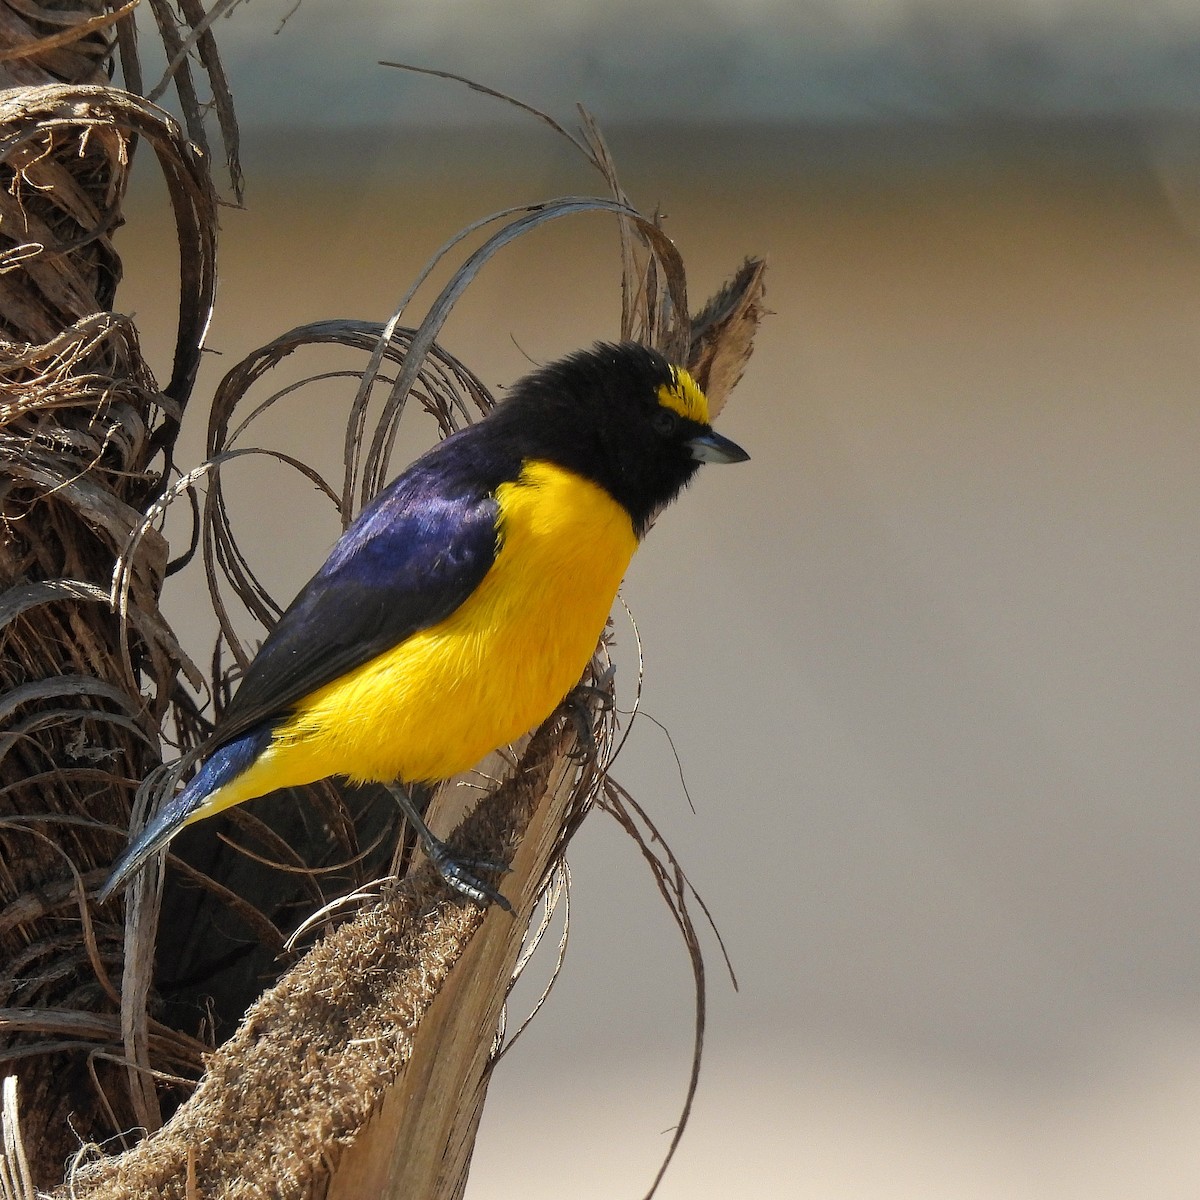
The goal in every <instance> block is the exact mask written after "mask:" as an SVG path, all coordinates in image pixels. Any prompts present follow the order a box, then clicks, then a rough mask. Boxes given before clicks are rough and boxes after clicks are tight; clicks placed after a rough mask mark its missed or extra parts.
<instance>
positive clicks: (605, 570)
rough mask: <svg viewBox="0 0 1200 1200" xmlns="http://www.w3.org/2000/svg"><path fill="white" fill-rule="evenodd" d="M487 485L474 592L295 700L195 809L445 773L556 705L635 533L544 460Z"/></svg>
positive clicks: (621, 513)
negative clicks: (487, 519) (296, 789)
mask: <svg viewBox="0 0 1200 1200" xmlns="http://www.w3.org/2000/svg"><path fill="white" fill-rule="evenodd" d="M496 498H497V501H498V503H499V507H500V535H501V545H500V550H499V552H498V554H497V556H496V561H495V563H494V564H493V565H492V567H491V569H490V570H489V571H488V573H487V575H486V576H485V577H484V579H483V581H482V582H481V583H480V585H479V587H478V588H476V590H475V591H474V592H473V593H472V594H471V596H470V597H469V598H468V599H467V600H466V601H465V602H464V603H463V604H462V605H461V606H460V607H459V608H458V609H457V610H456V611H455V612H454V613H452V614H451V615H450V616H449V617H447V618H446V619H445V620H444V621H441V622H440V623H439V624H437V625H434V626H432V627H430V628H429V629H425V630H422V631H421V632H420V633H417V634H414V635H413V636H412V637H410V638H408V639H407V640H406V641H404V642H403V643H402V644H400V645H399V646H396V647H395V648H394V649H392V650H388V651H385V652H384V653H383V654H380V655H379V656H378V657H376V658H374V659H372V660H371V661H369V662H367V663H365V664H364V665H363V666H361V667H358V668H356V669H355V670H354V671H352V672H350V673H349V674H347V675H345V676H343V677H342V678H341V679H338V680H335V681H334V682H333V683H330V684H327V685H326V686H325V687H322V688H320V689H319V690H318V691H316V692H313V693H312V694H311V695H310V696H308V697H306V698H305V699H304V700H303V701H301V702H300V704H299V705H298V706H297V708H296V710H295V715H294V716H293V717H292V718H291V719H290V720H288V721H287V722H286V724H284V725H282V726H281V727H280V728H279V730H278V731H277V732H276V734H275V737H274V739H273V741H272V743H271V745H270V747H268V749H267V750H266V751H265V752H264V753H263V755H262V756H261V757H260V758H259V760H258V761H257V762H256V763H255V764H254V765H253V766H251V767H250V768H249V769H248V770H247V771H246V772H244V773H243V774H242V775H241V776H239V777H238V779H236V780H235V781H233V782H232V783H231V784H229V785H227V786H226V787H224V788H221V789H220V790H219V793H214V794H213V795H212V796H211V797H210V798H209V803H207V804H205V805H204V808H203V813H202V814H201V813H197V814H196V815H197V817H199V816H200V815H205V816H207V815H209V814H210V813H212V812H215V811H216V810H217V809H219V808H225V807H227V806H228V805H231V804H237V803H240V802H241V801H242V800H246V799H249V798H250V797H252V796H259V795H263V794H265V793H266V792H268V791H272V790H274V789H275V788H278V787H291V786H296V785H298V784H301V783H310V782H312V781H314V780H317V779H322V778H324V777H326V776H328V775H343V776H346V777H347V778H349V779H352V780H354V781H356V782H364V781H379V782H392V781H394V780H403V781H407V782H413V783H415V782H424V781H432V780H437V779H445V778H447V777H449V776H451V775H454V774H457V773H458V772H459V771H464V770H467V769H468V768H470V767H472V766H473V765H474V764H475V763H477V762H478V761H479V760H480V759H481V758H482V757H483V756H484V755H485V754H487V753H488V752H489V751H490V750H494V749H495V748H496V747H497V746H502V745H504V744H505V743H507V742H510V741H512V740H513V739H514V738H516V737H519V736H520V735H521V734H523V733H525V732H527V731H528V730H529V729H531V728H532V727H533V726H534V725H536V724H537V723H538V722H540V721H542V720H543V719H544V718H545V717H547V716H548V715H549V714H550V713H551V712H552V711H553V709H554V707H555V705H556V704H558V702H559V701H560V700H561V699H562V698H563V697H564V696H565V695H566V694H567V692H568V691H570V689H571V688H572V687H573V686H574V685H575V683H576V682H577V681H578V679H579V676H580V674H581V673H582V671H583V668H584V666H585V665H586V664H587V661H588V659H589V658H590V657H591V655H592V653H593V652H594V651H595V648H596V642H597V640H598V639H599V637H600V634H601V632H602V631H603V629H604V624H605V622H606V621H607V619H608V614H609V610H610V609H611V608H612V603H613V600H614V598H615V597H616V593H617V588H618V587H619V586H620V583H621V579H622V577H623V576H624V574H625V571H626V569H627V567H628V566H629V561H630V559H631V558H632V556H633V552H634V550H635V549H636V548H637V538H636V536H635V534H634V532H633V526H632V523H631V522H630V519H629V515H628V513H626V511H625V510H624V509H623V508H622V507H621V506H620V505H619V504H617V503H616V501H614V500H613V499H612V497H610V496H609V495H608V493H607V492H605V491H604V490H603V489H602V488H600V487H598V486H597V485H596V484H593V483H591V482H589V481H588V480H585V479H583V478H581V477H580V476H578V475H575V474H573V473H572V472H570V471H566V470H564V469H562V468H560V467H556V466H553V465H551V464H550V463H547V462H540V461H534V462H527V463H526V464H525V467H524V469H523V470H522V472H521V475H520V477H519V478H518V479H517V480H516V481H514V482H512V483H506V484H503V485H501V487H500V488H499V489H498V491H497V494H496Z"/></svg>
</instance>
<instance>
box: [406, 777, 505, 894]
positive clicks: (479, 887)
mask: <svg viewBox="0 0 1200 1200" xmlns="http://www.w3.org/2000/svg"><path fill="white" fill-rule="evenodd" d="M388 791H389V792H391V794H392V798H393V799H394V800H395V801H396V803H397V804H398V805H399V806H400V811H401V812H402V813H403V814H404V816H405V818H406V819H407V820H408V822H409V824H411V825H412V827H413V828H414V829H415V830H416V831H417V837H418V838H420V841H421V846H422V848H423V849H424V851H425V857H426V858H428V859H429V861H430V863H432V864H433V867H434V869H435V870H436V871H437V873H438V874H439V875H440V876H441V877H442V879H443V880H444V881H445V883H446V885H447V886H448V887H450V888H452V889H453V890H454V891H456V892H458V894H459V895H460V896H466V897H467V899H468V900H474V901H475V903H476V904H482V905H483V906H484V907H485V908H486V907H487V906H488V905H489V904H498V905H500V907H501V908H502V909H504V911H505V912H508V913H511V912H512V911H513V906H512V905H511V904H509V902H508V901H507V900H505V898H504V897H503V896H502V895H500V893H499V892H498V891H496V889H495V888H494V887H492V886H491V885H490V884H487V883H484V882H483V880H482V879H480V878H479V877H478V875H476V874H475V872H476V871H496V872H499V873H501V874H503V873H505V872H507V871H508V870H509V869H510V868H509V867H508V866H507V865H506V864H505V863H495V862H489V861H488V860H487V859H482V858H464V857H463V856H461V855H459V854H456V853H455V852H454V851H453V850H451V849H450V847H449V846H447V845H446V843H445V842H443V841H442V839H441V838H439V837H437V836H436V835H435V834H434V833H433V831H432V830H431V829H430V828H429V826H428V825H426V824H425V818H424V817H423V816H422V812H423V811H424V809H425V808H427V807H428V805H429V799H430V796H431V795H432V794H433V793H432V788H430V787H429V786H428V785H427V784H413V785H411V786H410V787H409V788H407V789H405V788H404V787H402V786H401V785H400V784H393V785H391V786H390V787H389V788H388Z"/></svg>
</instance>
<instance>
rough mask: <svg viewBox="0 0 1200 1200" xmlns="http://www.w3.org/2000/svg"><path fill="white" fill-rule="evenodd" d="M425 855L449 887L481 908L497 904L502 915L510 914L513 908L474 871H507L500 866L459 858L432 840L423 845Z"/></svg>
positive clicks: (447, 848)
mask: <svg viewBox="0 0 1200 1200" xmlns="http://www.w3.org/2000/svg"><path fill="white" fill-rule="evenodd" d="M425 855H426V857H427V858H428V859H429V861H430V862H431V863H432V864H433V866H434V868H435V869H436V871H437V873H438V874H439V875H440V876H441V877H442V879H443V880H445V882H446V884H447V886H448V887H451V888H453V889H454V890H455V891H456V892H458V893H460V894H461V895H463V896H466V897H467V898H468V899H470V900H474V901H475V903H476V904H482V905H484V907H486V906H487V905H488V904H498V905H500V907H501V908H502V909H504V911H505V912H507V913H512V912H513V906H512V905H511V904H509V902H508V901H507V900H506V899H505V898H504V897H503V896H502V895H501V894H500V893H499V892H498V891H497V890H496V889H495V888H494V887H492V886H491V885H490V884H486V883H484V882H483V880H482V879H480V878H479V877H478V876H476V875H475V873H474V872H475V871H477V870H485V871H502V872H507V871H508V870H509V869H510V868H508V867H506V866H505V865H504V864H503V863H494V862H488V861H486V860H485V859H477V858H459V857H458V855H456V854H455V853H454V852H453V851H452V850H451V849H450V847H449V846H447V845H446V843H445V842H443V841H442V840H441V839H440V838H435V837H431V838H430V839H429V841H427V842H426V844H425Z"/></svg>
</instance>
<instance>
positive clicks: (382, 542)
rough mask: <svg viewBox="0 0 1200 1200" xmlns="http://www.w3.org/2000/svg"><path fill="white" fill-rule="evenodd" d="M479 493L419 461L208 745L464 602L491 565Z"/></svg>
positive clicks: (312, 587) (347, 546)
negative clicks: (456, 483) (455, 484)
mask: <svg viewBox="0 0 1200 1200" xmlns="http://www.w3.org/2000/svg"><path fill="white" fill-rule="evenodd" d="M445 445H446V444H443V447H445ZM434 461H437V460H436V458H433V459H432V461H431V462H430V464H429V465H430V466H432V464H433V462H434ZM423 467H424V468H425V469H422V468H423ZM481 484H482V485H483V486H482V488H481ZM486 486H487V485H486V482H485V481H483V480H480V479H479V478H478V476H476V477H475V478H474V479H472V480H471V481H470V482H469V483H467V482H465V481H464V482H463V483H462V486H452V484H451V481H450V479H448V478H447V477H446V475H445V474H443V473H440V472H438V471H436V470H430V469H428V467H425V464H424V463H422V464H419V465H418V466H417V467H416V468H415V469H410V470H409V471H408V472H406V473H405V474H404V475H402V476H401V477H400V478H399V479H397V480H396V481H395V482H394V483H393V484H392V485H391V486H390V487H389V488H388V489H386V490H385V491H384V492H382V493H381V494H380V495H379V497H378V498H377V499H376V500H375V501H374V503H372V504H371V505H370V506H369V507H368V508H367V509H365V510H364V511H363V512H362V514H361V515H360V516H359V517H358V519H357V520H356V521H355V522H354V523H353V524H352V525H351V526H350V528H349V529H347V530H346V532H345V533H344V534H343V535H342V537H341V539H340V540H339V541H338V543H337V544H336V545H335V546H334V548H333V550H332V552H331V553H330V555H329V558H328V559H327V560H326V562H325V565H324V566H323V567H322V568H321V569H320V570H319V571H318V572H317V574H316V575H315V576H314V577H313V578H312V579H311V580H310V581H309V582H308V583H307V584H306V585H305V586H304V588H303V589H302V590H301V592H300V594H299V595H298V596H297V597H296V599H295V600H294V601H293V602H292V604H291V605H290V606H289V608H288V610H287V611H286V612H285V613H284V614H283V616H282V617H281V618H280V620H279V624H278V625H276V627H275V628H274V629H273V630H272V631H271V633H270V635H269V636H268V637H267V640H266V641H265V642H264V643H263V645H262V648H261V649H260V650H259V652H258V654H257V656H256V657H255V659H254V661H253V662H252V663H251V664H250V668H249V670H248V671H247V672H246V676H245V678H244V679H243V680H242V684H241V686H240V687H239V688H238V691H237V693H236V694H235V695H234V697H233V700H232V701H231V702H230V704H229V707H228V708H227V709H226V711H225V713H224V715H223V717H222V719H221V721H220V723H219V725H218V726H217V729H216V730H215V732H214V735H213V738H212V742H215V743H218V744H219V743H222V742H226V741H228V740H229V739H230V738H232V737H235V736H237V734H239V733H242V732H243V731H245V730H247V729H251V728H252V727H253V726H255V725H257V724H258V723H259V722H261V721H264V720H266V719H268V718H271V717H275V716H279V715H281V714H282V713H284V712H285V711H287V709H288V708H290V707H291V706H292V705H294V704H295V703H296V702H297V701H298V700H301V699H302V698H303V697H304V696H307V695H308V694H309V693H310V692H313V691H315V690H316V689H317V688H319V687H322V686H324V685H325V684H327V683H330V682H332V681H333V680H335V679H337V678H339V677H340V676H342V675H344V674H346V673H347V672H348V671H352V670H353V669H354V668H355V667H358V666H361V665H362V664H363V663H365V662H367V661H369V660H370V659H372V658H374V657H375V656H376V655H378V654H381V653H383V651H385V650H389V649H391V648H392V647H393V646H396V645H398V644H399V643H400V642H402V641H403V640H404V639H405V638H407V637H409V636H411V635H412V634H413V633H415V632H417V631H418V630H421V629H426V628H428V627H429V626H430V625H435V624H436V623H437V622H438V621H440V620H442V619H443V618H445V617H447V616H449V615H450V613H452V612H453V611H454V610H455V609H456V608H457V607H458V606H459V605H460V604H462V602H463V601H464V600H465V599H466V598H467V597H468V596H469V595H470V594H471V593H472V592H473V591H474V590H475V588H476V587H478V586H479V583H480V581H481V580H482V579H483V577H484V576H485V575H486V574H487V572H488V568H489V567H491V565H492V563H493V562H494V561H495V557H496V549H497V536H498V535H497V527H496V519H497V513H498V508H497V505H496V502H495V500H494V499H493V498H492V497H491V496H490V495H489V494H488V491H486V490H483V489H484V488H486ZM210 744H211V743H210Z"/></svg>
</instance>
